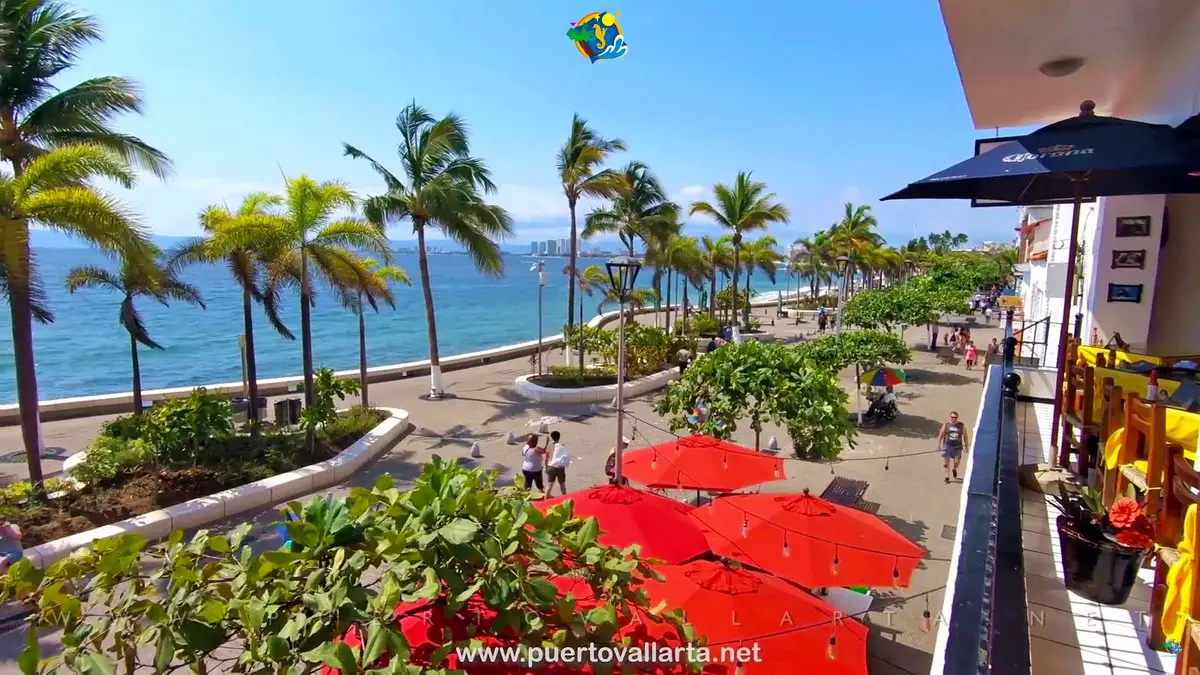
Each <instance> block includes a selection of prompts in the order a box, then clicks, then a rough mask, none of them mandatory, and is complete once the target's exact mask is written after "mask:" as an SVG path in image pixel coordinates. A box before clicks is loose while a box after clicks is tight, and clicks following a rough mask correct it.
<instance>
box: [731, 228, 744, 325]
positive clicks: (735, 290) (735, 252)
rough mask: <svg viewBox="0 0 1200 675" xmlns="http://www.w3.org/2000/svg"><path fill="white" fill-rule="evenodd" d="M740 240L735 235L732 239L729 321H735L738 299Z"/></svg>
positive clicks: (740, 256) (740, 263)
mask: <svg viewBox="0 0 1200 675" xmlns="http://www.w3.org/2000/svg"><path fill="white" fill-rule="evenodd" d="M741 258H742V242H741V240H740V239H738V238H737V237H734V239H733V284H732V286H731V287H732V288H733V292H732V293H730V294H729V307H730V312H729V318H730V320H731V321H737V301H738V297H737V294H738V272H740V271H741V266H742V260H741Z"/></svg>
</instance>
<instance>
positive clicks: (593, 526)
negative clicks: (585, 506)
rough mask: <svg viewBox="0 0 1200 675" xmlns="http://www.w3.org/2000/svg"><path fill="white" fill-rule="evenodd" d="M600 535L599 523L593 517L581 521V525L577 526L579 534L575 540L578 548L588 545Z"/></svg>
mask: <svg viewBox="0 0 1200 675" xmlns="http://www.w3.org/2000/svg"><path fill="white" fill-rule="evenodd" d="M599 536H600V523H599V522H597V520H596V519H595V518H588V519H587V520H585V521H584V522H583V527H581V528H579V535H578V539H576V541H577V542H578V545H579V548H584V547H587V546H590V545H591V544H592V543H593V542H595V541H596V539H597V538H598V537H599Z"/></svg>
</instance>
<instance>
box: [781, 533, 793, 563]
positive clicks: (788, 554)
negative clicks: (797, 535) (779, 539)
mask: <svg viewBox="0 0 1200 675" xmlns="http://www.w3.org/2000/svg"><path fill="white" fill-rule="evenodd" d="M783 557H785V558H790V557H792V547H791V546H789V545H788V538H787V530H784V531H783Z"/></svg>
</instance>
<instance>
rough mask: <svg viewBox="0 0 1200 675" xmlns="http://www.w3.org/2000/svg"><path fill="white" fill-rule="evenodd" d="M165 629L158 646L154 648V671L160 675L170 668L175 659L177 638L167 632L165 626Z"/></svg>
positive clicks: (161, 633)
mask: <svg viewBox="0 0 1200 675" xmlns="http://www.w3.org/2000/svg"><path fill="white" fill-rule="evenodd" d="M163 628H164V630H163V631H161V632H160V633H159V634H158V644H157V645H155V647H154V670H155V672H159V673H161V672H164V671H165V670H166V669H167V668H168V667H170V665H171V661H172V660H174V658H175V638H174V637H173V636H172V635H171V631H170V630H166V627H165V626H164V627H163Z"/></svg>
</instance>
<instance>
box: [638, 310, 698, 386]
mask: <svg viewBox="0 0 1200 675" xmlns="http://www.w3.org/2000/svg"><path fill="white" fill-rule="evenodd" d="M694 347H695V343H694V342H693V341H692V340H691V339H689V338H685V337H681V336H678V335H669V334H667V332H666V331H665V330H663V329H661V328H655V327H653V326H644V325H642V324H639V323H631V324H629V325H627V326H625V366H626V368H627V370H626V373H625V375H626V376H627V377H629V378H631V379H632V378H638V377H645V376H646V375H651V374H653V373H657V372H658V371H659V370H661V369H662V368H663V367H664V366H669V365H670V364H671V362H673V361H674V360H675V354H676V353H677V352H679V350H681V349H687V350H689V351H691V350H692V349H693V348H694Z"/></svg>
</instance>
